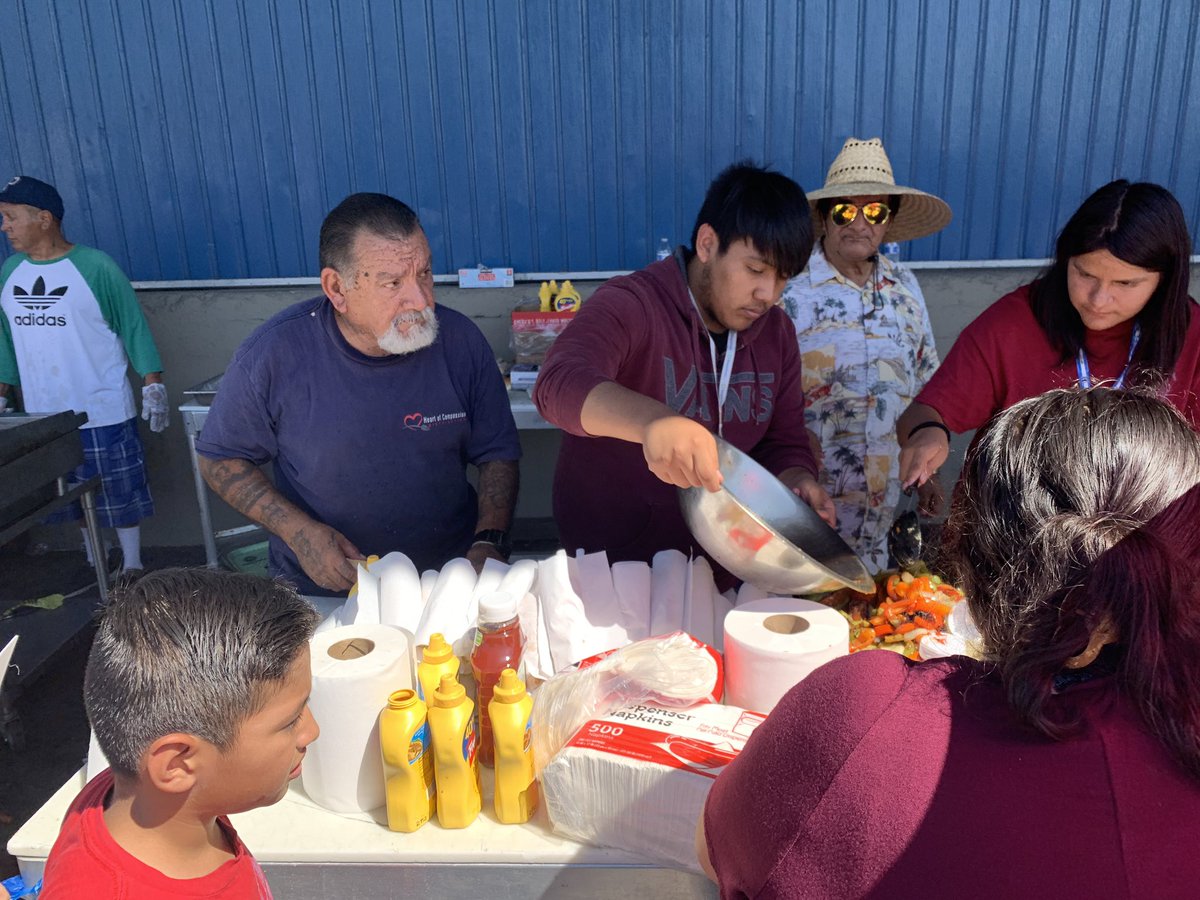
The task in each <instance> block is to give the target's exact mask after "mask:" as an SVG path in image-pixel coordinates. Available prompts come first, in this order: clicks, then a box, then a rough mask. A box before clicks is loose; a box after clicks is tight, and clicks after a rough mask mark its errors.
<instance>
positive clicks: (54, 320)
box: [12, 275, 67, 328]
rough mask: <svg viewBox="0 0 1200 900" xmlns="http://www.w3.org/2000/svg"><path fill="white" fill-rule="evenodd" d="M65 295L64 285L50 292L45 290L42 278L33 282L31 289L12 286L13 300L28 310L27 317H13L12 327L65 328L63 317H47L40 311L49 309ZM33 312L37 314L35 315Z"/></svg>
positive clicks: (16, 285) (65, 321) (17, 285)
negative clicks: (45, 326) (43, 326)
mask: <svg viewBox="0 0 1200 900" xmlns="http://www.w3.org/2000/svg"><path fill="white" fill-rule="evenodd" d="M66 293H67V287H66V285H63V286H62V287H57V288H54V289H52V290H49V291H47V290H46V281H45V279H44V278H42V276H40V275H39V276H38V277H37V280H36V281H34V283H33V287H32V288H30V289H29V290H26V289H25V288H23V287H21V286H20V285H19V284H14V285H13V300H14V301H16V303H17V304H18V305H19V306H23V307H24V308H25V309H28V310H30V312H29V313H28V314H27V315H24V316H20V315H18V316H13V319H12V321H13V324H14V325H49V326H51V327H59V328H65V327H66V324H67V320H66V317H65V316H55V315H48V314H46V313H44V312H42V310H47V309H50V308H51V307H53V306H54V304H56V303H57V302H58V301H59V300H60V299H62V298H63V297H64V296H65V295H66ZM35 312H37V313H38V314H37V315H35Z"/></svg>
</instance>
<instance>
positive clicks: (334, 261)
mask: <svg viewBox="0 0 1200 900" xmlns="http://www.w3.org/2000/svg"><path fill="white" fill-rule="evenodd" d="M420 230H421V222H420V220H419V219H417V214H416V213H415V212H413V211H412V209H410V208H409V207H408V206H407V205H406V204H404V203H401V202H400V201H399V200H397V199H396V198H395V197H389V196H388V195H387V194H370V193H363V194H351V195H350V196H349V197H347V198H346V199H345V200H343V201H342V202H341V203H339V204H338V205H337V206H335V207H334V208H333V209H332V210H330V211H329V215H327V216H326V217H325V221H324V222H322V223H321V244H320V254H319V256H320V266H321V268H322V269H334V270H336V271H338V272H342V273H348V272H349V269H350V267H351V266H352V265H353V260H352V259H351V253H352V252H353V250H354V239H355V238H356V237H358V233H359V232H360V231H366V232H368V233H370V234H374V235H377V236H379V237H383V238H394V239H396V240H400V239H403V238H406V237H411V236H412V234H413V233H414V232H416V231H420Z"/></svg>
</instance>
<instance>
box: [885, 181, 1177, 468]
mask: <svg viewBox="0 0 1200 900" xmlns="http://www.w3.org/2000/svg"><path fill="white" fill-rule="evenodd" d="M1190 254H1191V241H1190V239H1189V237H1188V231H1187V223H1186V221H1185V220H1184V216H1183V210H1182V209H1181V208H1180V206H1179V202H1178V201H1177V200H1176V199H1175V198H1174V197H1173V196H1172V195H1171V192H1170V191H1168V190H1167V189H1166V188H1164V187H1160V186H1159V185H1157V184H1149V183H1146V182H1142V183H1137V184H1130V183H1129V182H1128V181H1124V180H1121V181H1114V182H1112V183H1110V184H1106V185H1105V186H1104V187H1102V188H1100V189H1099V190H1097V191H1096V192H1095V193H1093V194H1092V195H1091V196H1090V197H1088V198H1087V200H1085V201H1084V202H1083V205H1082V206H1080V207H1079V209H1078V210H1077V211H1076V212H1075V214H1074V215H1073V216H1071V219H1070V221H1068V222H1067V224H1066V227H1064V228H1063V230H1062V233H1061V234H1060V235H1059V236H1058V242H1057V245H1056V248H1055V256H1054V261H1053V263H1052V264H1051V266H1050V268H1049V269H1048V270H1047V271H1046V272H1045V274H1043V275H1042V276H1041V277H1040V278H1038V279H1037V280H1036V281H1034V282H1033V283H1032V284H1027V285H1025V286H1024V287H1021V288H1018V289H1017V290H1015V291H1013V292H1012V293H1011V294H1008V295H1007V296H1005V297H1001V298H1000V299H999V300H997V301H996V302H995V303H993V304H992V305H991V306H990V307H988V308H987V309H986V310H984V312H983V314H982V315H980V316H979V318H977V319H976V320H975V321H974V322H972V323H971V324H970V325H968V326H967V327H966V328H965V329H964V330H963V333H962V334H961V335H959V338H958V340H957V341H956V342H955V344H954V347H953V348H952V349H951V350H950V353H949V354H948V355H947V357H946V361H945V362H944V363H943V364H942V366H941V368H939V369H938V371H937V374H935V375H934V376H933V378H931V379H930V381H929V383H928V384H927V385H926V386H925V387H924V389H922V391H921V392H920V394H918V395H917V398H916V400H915V401H914V402H913V403H912V405H911V406H910V407H909V408H908V409H907V410H905V412H904V415H902V416H901V417H900V421H899V422H898V423H897V426H896V427H897V438H898V439H899V441H900V446H901V452H900V479H901V481H902V483H903V484H904V485H909V484H913V483H914V482H915V483H917V484H921V483H923V482H924V481H925V480H926V479H928V478H929V477H930V476H931V475H932V474H933V473H934V472H936V471H937V469H938V467H939V466H941V465H942V463H943V462H945V460H946V457H947V456H948V455H949V452H950V432H952V431H953V432H959V433H961V432H964V431H970V430H972V429H975V428H978V427H980V426H981V425H983V424H984V423H985V422H987V421H988V419H990V418H991V417H992V416H994V415H995V414H996V413H998V412H999V411H1000V410H1002V409H1005V408H1007V407H1009V406H1011V405H1012V404H1014V403H1016V402H1017V401H1018V400H1022V399H1024V398H1026V397H1031V396H1034V395H1035V394H1040V393H1042V392H1043V391H1047V390H1049V389H1051V388H1056V387H1067V386H1070V385H1072V384H1079V385H1080V386H1082V387H1090V386H1091V385H1092V384H1094V383H1099V382H1107V383H1110V384H1112V385H1113V386H1114V387H1123V386H1126V385H1132V384H1141V385H1149V386H1153V387H1155V388H1157V389H1158V390H1160V392H1162V393H1163V394H1164V395H1165V397H1166V399H1167V400H1169V401H1170V402H1171V403H1172V404H1173V405H1174V406H1175V408H1176V409H1178V410H1179V411H1180V412H1182V413H1183V414H1184V416H1185V417H1186V418H1188V419H1189V420H1190V421H1191V422H1192V425H1193V426H1194V427H1200V315H1197V309H1196V303H1195V301H1194V300H1192V299H1191V297H1189V296H1188V277H1189V272H1188V257H1189V255H1190Z"/></svg>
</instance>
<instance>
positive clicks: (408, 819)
mask: <svg viewBox="0 0 1200 900" xmlns="http://www.w3.org/2000/svg"><path fill="white" fill-rule="evenodd" d="M379 747H380V749H381V751H382V752H383V779H384V790H385V793H386V795H387V818H388V828H390V829H391V830H392V831H416V830H417V829H418V828H420V827H421V826H422V825H424V824H425V823H426V822H428V821H429V818H430V816H432V815H433V811H434V807H435V805H436V803H437V793H436V791H435V790H434V786H433V747H432V746H431V744H430V740H429V722H428V720H427V716H426V710H425V704H424V703H422V702H421V701H420V700H419V699H418V698H417V694H416V691H410V690H403V691H393V692H392V694H391V695H390V696H389V697H388V705H387V706H385V707H384V708H383V711H382V712H381V713H380V714H379Z"/></svg>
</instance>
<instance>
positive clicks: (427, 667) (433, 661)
mask: <svg viewBox="0 0 1200 900" xmlns="http://www.w3.org/2000/svg"><path fill="white" fill-rule="evenodd" d="M458 666H459V661H458V657H457V656H455V655H454V648H453V647H452V646H450V644H448V643H447V642H446V638H445V637H443V636H442V633H441V632H440V631H435V632H434V633H433V634H431V635H430V636H429V646H427V647H426V648H425V650H424V651H423V652H422V654H421V661H420V662H419V663H417V695H418V696H419V697H420V698H421V699H422V700H424V701H425V702H426V703H427V704H429V705H431V706H432V705H433V692H434V691H436V690H437V687H438V685H439V684H441V683H442V676H443V675H449V676H450V677H451V678H455V679H457V678H458Z"/></svg>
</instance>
